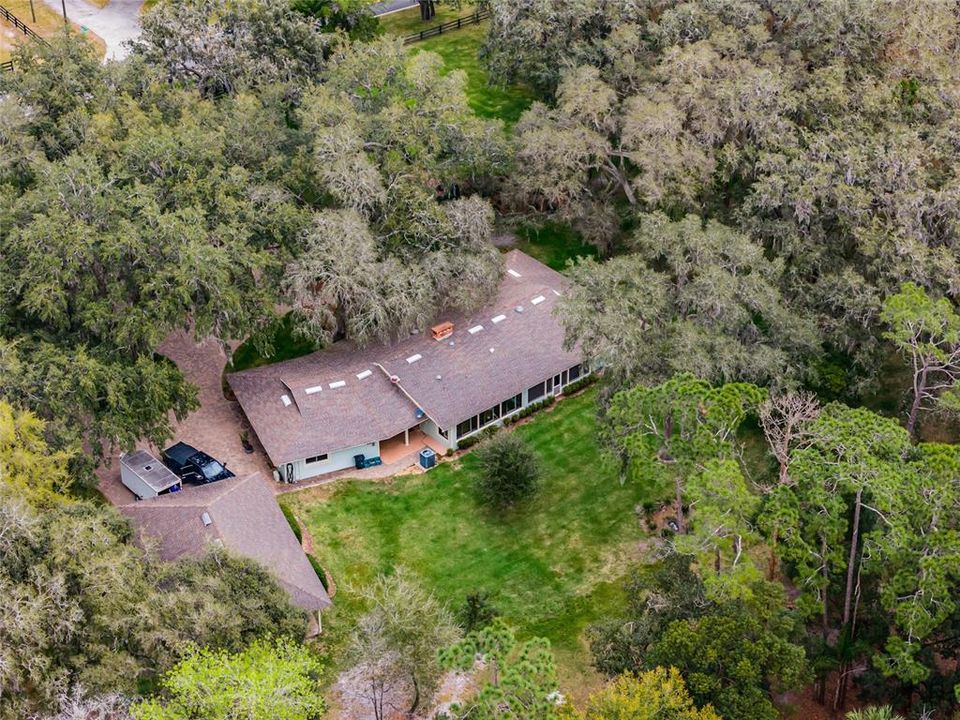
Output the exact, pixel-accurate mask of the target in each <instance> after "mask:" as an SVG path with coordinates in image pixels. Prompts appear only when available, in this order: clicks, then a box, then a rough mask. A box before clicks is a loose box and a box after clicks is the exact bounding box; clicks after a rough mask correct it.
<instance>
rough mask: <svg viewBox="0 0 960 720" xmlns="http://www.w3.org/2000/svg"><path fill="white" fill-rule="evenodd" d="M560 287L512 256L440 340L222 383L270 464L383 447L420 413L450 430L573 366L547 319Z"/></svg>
mask: <svg viewBox="0 0 960 720" xmlns="http://www.w3.org/2000/svg"><path fill="white" fill-rule="evenodd" d="M565 286H566V281H565V278H564V277H563V276H562V275H561V274H560V273H558V272H556V271H555V270H551V269H550V268H548V267H547V266H546V265H543V264H542V263H540V262H538V261H537V260H534V259H533V258H531V257H530V256H528V255H525V254H524V253H522V252H520V251H518V250H513V251H511V252H509V253H507V255H506V257H505V272H504V275H503V278H502V280H501V283H500V287H499V288H498V292H497V295H496V298H495V299H494V301H493V302H491V303H490V304H489V305H487V306H486V307H485V308H483V309H481V310H479V311H477V312H475V313H471V314H467V315H464V314H454V313H441V314H440V315H439V316H438V317H437V318H436V321H437V322H441V321H448V320H449V321H453V323H454V326H455V329H454V332H453V334H452V335H450V336H449V337H446V338H444V339H443V340H434V339H433V338H432V337H431V334H430V333H429V326H428V327H427V328H425V329H424V332H420V333H417V334H414V335H410V336H407V337H404V338H402V339H400V340H398V341H397V342H394V343H383V344H376V345H371V346H368V347H365V348H358V347H357V346H355V345H354V344H353V343H350V342H339V343H335V344H334V345H333V346H332V347H331V348H329V349H325V350H321V351H319V352H316V353H313V354H311V355H307V356H305V357H302V358H297V359H295V360H289V361H287V362H282V363H277V364H275V365H267V366H265V367H261V368H256V369H253V370H247V371H243V372H239V373H233V374H231V375H228V378H227V379H228V382H229V383H230V387H231V388H232V389H233V391H234V393H235V395H236V397H237V400H238V401H239V402H240V405H241V406H242V407H243V411H244V413H245V414H246V416H247V419H248V420H249V421H250V423H251V425H252V426H253V429H254V430H255V431H256V433H257V436H258V437H259V438H260V442H261V443H262V444H263V446H264V448H265V449H266V451H267V454H268V455H269V456H270V459H271V461H272V462H273V463H274V464H275V465H281V464H283V463H285V462H291V461H294V460H299V459H302V458H305V457H311V456H313V455H319V454H322V453H329V452H333V451H336V450H340V449H343V448H348V447H351V446H354V445H360V444H363V443H367V442H372V441H376V440H383V439H386V438H389V437H391V436H393V435H396V434H397V433H399V432H401V431H403V430H404V429H405V428H409V427H411V426H413V425H414V424H416V423H417V422H418V419H417V416H416V410H417V408H419V409H421V410H423V412H424V413H426V415H427V416H429V417H430V418H431V419H433V420H434V421H435V422H436V423H437V424H438V425H439V426H440V427H441V428H444V429H448V428H450V427H451V426H453V425H455V424H456V423H458V422H460V421H462V420H464V419H466V418H469V417H471V416H472V415H475V414H477V413H478V412H481V411H482V410H485V409H487V408H488V407H490V406H491V405H493V404H494V403H497V402H499V401H500V400H503V399H506V398H508V397H511V396H512V395H515V394H517V393H519V392H521V391H522V390H524V389H525V388H527V387H530V386H531V385H534V384H535V383H538V382H540V381H541V380H543V379H544V378H546V377H548V376H550V375H553V374H556V373H559V372H561V371H562V370H563V369H565V368H568V367H570V366H571V365H575V364H576V363H578V362H579V361H580V353H579V352H578V351H566V350H564V349H563V340H564V330H563V327H562V325H561V324H560V322H559V320H558V319H557V318H556V317H555V316H554V313H553V311H554V308H555V307H556V303H557V300H558V299H559V297H560V295H561V294H562V292H563V290H564V288H565ZM491 348H492V351H491ZM391 375H392V376H396V377H397V378H398V382H397V383H392V382H391V381H390V378H389V376H391Z"/></svg>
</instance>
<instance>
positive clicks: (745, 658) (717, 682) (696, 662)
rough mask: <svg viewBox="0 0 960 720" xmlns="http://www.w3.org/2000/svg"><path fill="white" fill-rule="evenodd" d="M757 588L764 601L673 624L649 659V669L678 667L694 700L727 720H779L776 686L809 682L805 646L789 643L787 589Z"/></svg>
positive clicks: (727, 606)
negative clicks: (773, 691)
mask: <svg viewBox="0 0 960 720" xmlns="http://www.w3.org/2000/svg"><path fill="white" fill-rule="evenodd" d="M756 590H757V594H758V597H759V600H756V601H753V602H750V603H749V604H744V603H741V602H735V603H728V604H725V605H723V606H720V607H719V608H718V609H717V611H715V612H711V613H708V614H705V615H703V616H701V617H698V618H693V619H689V620H680V621H676V622H674V623H672V624H671V625H670V626H669V627H668V628H667V630H666V632H665V633H664V634H663V635H662V636H661V637H660V638H659V639H658V640H657V642H656V644H655V645H654V646H653V648H652V650H651V652H650V654H649V656H648V657H647V658H646V662H647V664H648V666H650V667H653V666H656V665H665V664H673V665H674V666H676V667H677V668H678V669H679V671H680V673H681V674H682V675H683V677H684V678H685V679H686V682H687V687H688V689H689V690H690V694H691V696H692V697H693V700H694V701H695V702H696V703H697V704H698V705H701V706H703V705H706V704H710V705H712V706H713V707H714V708H715V709H716V712H717V714H718V715H720V717H722V718H725V720H762V719H769V720H776V718H778V717H779V713H778V712H777V710H776V708H775V706H774V705H773V703H772V702H771V700H770V697H769V692H770V690H771V688H772V687H774V686H776V687H780V688H792V687H798V686H800V685H801V684H802V683H803V682H804V680H805V679H806V673H807V668H806V658H805V656H804V651H803V648H802V647H800V646H798V645H795V644H793V643H792V642H791V641H790V635H791V633H792V632H793V625H792V620H791V619H790V618H789V616H788V615H787V614H786V613H785V612H784V610H783V604H784V594H783V590H782V588H781V587H780V586H779V585H777V586H772V585H766V586H760V585H758V586H756ZM733 658H735V659H736V661H735V662H728V660H729V659H733Z"/></svg>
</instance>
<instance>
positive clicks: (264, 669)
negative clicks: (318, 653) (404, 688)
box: [131, 640, 325, 720]
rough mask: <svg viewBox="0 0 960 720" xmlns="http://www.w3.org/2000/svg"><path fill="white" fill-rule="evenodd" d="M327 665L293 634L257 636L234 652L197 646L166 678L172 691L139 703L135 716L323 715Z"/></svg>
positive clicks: (223, 719)
mask: <svg viewBox="0 0 960 720" xmlns="http://www.w3.org/2000/svg"><path fill="white" fill-rule="evenodd" d="M320 672H321V665H320V663H319V661H318V660H317V659H316V657H315V656H314V655H313V653H312V652H311V651H310V650H308V649H307V648H305V647H303V646H300V645H297V644H295V643H293V642H292V641H290V640H276V641H271V640H255V641H253V643H251V644H250V646H249V647H247V648H245V649H244V650H243V651H241V652H239V653H236V654H234V655H229V654H227V653H225V652H222V651H220V652H212V651H210V650H195V651H194V652H193V653H191V654H190V655H188V656H187V657H186V658H184V659H183V660H182V661H181V662H180V663H179V664H178V665H177V666H176V667H175V668H173V670H171V671H170V672H169V673H167V674H166V675H165V676H164V678H163V689H164V692H165V694H166V695H167V696H168V697H167V698H165V699H163V700H158V699H151V700H143V701H141V702H138V703H136V704H135V705H134V706H133V707H132V708H131V715H132V716H133V718H134V720H234V719H235V718H244V719H245V720H259V718H267V717H269V718H277V720H317V719H318V718H319V717H320V716H321V715H323V712H324V709H325V706H324V702H323V698H322V697H321V695H320V683H319V676H320Z"/></svg>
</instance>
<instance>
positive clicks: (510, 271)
mask: <svg viewBox="0 0 960 720" xmlns="http://www.w3.org/2000/svg"><path fill="white" fill-rule="evenodd" d="M507 272H508V273H510V274H511V275H513V276H514V277H523V275H521V274H520V273H518V272H517V271H516V270H514V269H513V268H510V269H509V270H507Z"/></svg>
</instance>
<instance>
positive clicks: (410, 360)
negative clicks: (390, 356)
mask: <svg viewBox="0 0 960 720" xmlns="http://www.w3.org/2000/svg"><path fill="white" fill-rule="evenodd" d="M422 357H423V355H421V354H420V353H417V354H416V355H411V356H410V357H408V358H407V363H408V364H409V365H413V363H415V362H416V361H417V360H419V359H420V358H422Z"/></svg>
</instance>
